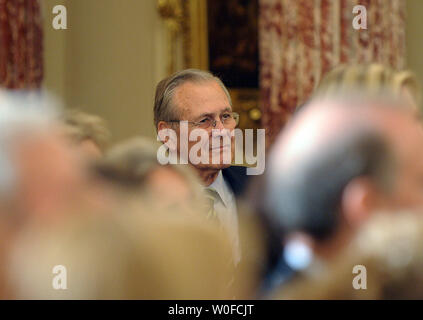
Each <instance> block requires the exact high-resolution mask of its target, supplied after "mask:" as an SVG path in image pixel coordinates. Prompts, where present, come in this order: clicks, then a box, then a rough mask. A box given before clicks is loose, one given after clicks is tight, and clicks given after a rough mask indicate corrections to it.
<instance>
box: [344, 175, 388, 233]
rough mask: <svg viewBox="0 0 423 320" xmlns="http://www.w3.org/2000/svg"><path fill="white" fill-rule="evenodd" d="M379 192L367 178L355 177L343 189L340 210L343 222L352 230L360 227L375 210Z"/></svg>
mask: <svg viewBox="0 0 423 320" xmlns="http://www.w3.org/2000/svg"><path fill="white" fill-rule="evenodd" d="M379 201H380V190H379V188H378V187H377V186H376V185H375V183H374V182H373V181H372V180H371V179H369V178H367V177H357V178H354V179H353V180H351V181H350V182H349V183H348V184H347V186H346V187H345V188H344V192H343V193H342V199H341V210H342V213H343V216H344V219H345V221H346V222H347V223H348V225H350V226H351V227H353V228H356V227H358V226H360V225H361V224H362V223H363V222H365V221H366V220H367V219H368V218H369V216H370V215H371V214H372V213H373V212H374V211H375V210H376V209H377V207H378V205H379Z"/></svg>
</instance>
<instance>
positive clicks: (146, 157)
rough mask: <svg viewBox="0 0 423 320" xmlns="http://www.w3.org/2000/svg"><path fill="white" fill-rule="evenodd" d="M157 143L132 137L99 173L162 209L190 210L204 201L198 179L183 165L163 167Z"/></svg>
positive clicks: (109, 156) (112, 153)
mask: <svg viewBox="0 0 423 320" xmlns="http://www.w3.org/2000/svg"><path fill="white" fill-rule="evenodd" d="M158 147H159V145H158V143H157V142H156V141H154V140H152V139H148V138H142V137H137V138H132V139H130V140H128V141H125V142H123V143H121V144H119V145H117V146H115V147H114V148H112V149H110V150H109V152H108V153H107V154H106V156H105V158H104V159H102V160H101V161H100V162H99V164H98V166H97V171H98V172H99V173H100V175H101V176H102V177H103V178H105V179H106V180H107V181H109V182H111V183H113V184H114V185H116V186H119V187H121V188H124V189H125V190H126V191H129V192H130V193H131V194H133V195H135V196H137V197H140V196H143V200H144V201H145V200H146V199H150V200H152V201H154V202H155V206H156V207H159V209H160V208H161V209H167V208H173V207H174V206H180V207H185V208H186V207H187V206H189V205H191V204H192V205H195V204H196V203H197V202H201V201H204V199H203V195H202V188H201V187H200V186H201V184H200V181H199V179H198V178H197V176H196V175H195V174H194V173H193V172H192V171H191V169H190V168H189V167H187V166H184V165H161V164H160V163H159V162H158V161H157V149H158Z"/></svg>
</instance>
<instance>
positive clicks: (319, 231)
mask: <svg viewBox="0 0 423 320" xmlns="http://www.w3.org/2000/svg"><path fill="white" fill-rule="evenodd" d="M422 142H423V134H422V129H421V125H420V124H419V123H418V120H417V119H416V118H415V116H414V113H413V112H412V110H411V108H410V107H409V105H408V104H407V102H406V101H405V100H399V99H398V98H397V97H395V96H393V97H392V96H390V95H389V92H388V93H385V94H384V95H376V96H374V95H367V94H366V93H365V92H362V91H356V92H354V91H353V92H351V93H350V94H349V95H344V94H343V95H340V96H337V95H331V96H326V97H324V98H315V99H313V100H312V101H311V102H310V103H309V104H308V105H306V106H305V107H304V108H303V109H302V110H301V111H300V112H299V113H298V114H297V115H296V117H294V118H293V120H292V122H291V123H290V124H289V125H288V126H287V127H286V129H285V130H284V131H283V132H282V134H281V135H280V136H279V138H278V140H277V141H276V143H275V144H274V147H273V150H272V152H271V155H270V159H269V164H268V167H267V176H266V179H267V182H266V193H265V194H266V199H265V204H266V207H267V211H268V212H269V213H270V216H271V219H272V221H274V223H275V225H276V226H278V227H279V229H280V231H281V233H282V232H286V233H287V234H288V237H287V239H286V241H287V247H286V248H285V253H286V254H288V253H292V252H294V253H295V252H302V253H304V250H303V249H302V251H301V250H294V249H293V250H291V251H290V250H288V249H289V248H298V246H289V244H293V243H295V244H301V245H302V246H303V247H304V246H306V247H307V248H311V250H312V251H313V252H314V256H315V257H319V258H320V259H326V260H330V259H331V258H333V257H334V256H336V254H337V253H339V252H340V250H341V249H342V248H344V246H345V245H346V244H348V242H349V240H350V239H351V237H352V236H353V235H354V233H355V232H356V231H357V230H358V229H359V228H360V227H361V225H362V224H363V223H364V222H365V221H366V220H367V219H368V218H369V216H370V215H371V214H372V213H373V212H375V211H378V210H388V211H389V210H402V209H410V210H417V211H419V210H420V209H421V208H423V193H422V192H421V190H422V186H423V185H422V181H423V166H422V164H421V163H420V162H419V161H416V159H420V157H422V156H423V148H422ZM287 259H288V260H290V263H291V264H292V266H293V267H295V268H298V269H301V268H304V267H306V266H308V265H309V263H310V254H309V253H307V254H303V255H301V256H295V254H294V255H293V256H289V255H288V257H287Z"/></svg>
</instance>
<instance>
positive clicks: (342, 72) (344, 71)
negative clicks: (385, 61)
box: [315, 63, 421, 113]
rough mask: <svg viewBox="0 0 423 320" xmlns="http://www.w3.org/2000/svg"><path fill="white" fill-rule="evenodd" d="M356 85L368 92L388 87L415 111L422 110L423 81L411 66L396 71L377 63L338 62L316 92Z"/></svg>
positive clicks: (333, 90) (332, 91)
mask: <svg viewBox="0 0 423 320" xmlns="http://www.w3.org/2000/svg"><path fill="white" fill-rule="evenodd" d="M357 87H359V88H360V89H361V90H363V92H365V93H367V94H381V93H382V92H384V91H385V90H389V92H390V93H391V94H392V95H395V96H397V97H401V98H403V99H404V100H406V102H408V105H409V106H410V107H411V108H412V109H413V110H415V112H416V113H421V93H420V91H421V85H420V83H419V81H418V80H417V78H416V76H415V74H414V73H413V72H412V71H410V70H402V71H394V70H393V69H391V68H389V67H387V66H384V65H381V64H377V63H372V64H369V65H341V66H338V67H336V68H334V69H333V70H331V71H330V72H328V73H327V74H326V75H325V77H324V78H323V80H322V81H321V82H320V84H319V86H318V88H317V89H316V92H315V93H316V94H317V95H326V94H328V95H330V94H334V93H337V92H340V91H341V92H342V91H344V92H348V90H352V89H354V88H357Z"/></svg>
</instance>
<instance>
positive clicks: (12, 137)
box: [0, 92, 85, 224]
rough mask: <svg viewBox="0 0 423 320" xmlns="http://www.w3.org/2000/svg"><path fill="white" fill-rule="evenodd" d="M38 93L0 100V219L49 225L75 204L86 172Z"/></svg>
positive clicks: (50, 103)
mask: <svg viewBox="0 0 423 320" xmlns="http://www.w3.org/2000/svg"><path fill="white" fill-rule="evenodd" d="M56 106H57V105H56V103H55V102H53V101H52V100H51V99H50V98H49V97H48V96H47V95H46V94H45V93H42V92H3V93H1V95H0V144H1V149H0V150H1V155H0V159H1V160H0V212H2V214H0V218H5V219H4V220H5V221H7V223H12V224H13V223H18V222H21V219H23V218H28V217H32V218H46V219H47V220H54V218H55V216H59V215H60V214H61V213H63V212H64V211H66V210H67V209H68V208H69V207H71V206H73V205H74V204H76V203H78V200H79V196H80V195H81V191H82V189H83V185H84V183H85V172H84V169H83V166H82V163H81V161H80V158H79V157H78V155H77V154H76V153H75V152H74V150H72V148H70V147H69V144H68V143H66V140H65V139H63V137H62V134H61V130H60V124H59V122H58V121H57V119H58V116H57V112H58V110H57V109H56Z"/></svg>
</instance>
